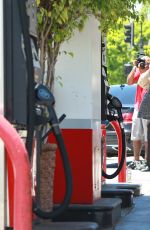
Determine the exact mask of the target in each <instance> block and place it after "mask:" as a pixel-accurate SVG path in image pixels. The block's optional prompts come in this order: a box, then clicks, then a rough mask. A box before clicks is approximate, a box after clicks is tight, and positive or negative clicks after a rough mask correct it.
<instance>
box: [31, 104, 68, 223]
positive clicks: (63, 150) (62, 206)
mask: <svg viewBox="0 0 150 230" xmlns="http://www.w3.org/2000/svg"><path fill="white" fill-rule="evenodd" d="M51 113H52V114H53V115H52V120H51V122H50V123H51V126H52V131H53V133H54V135H55V138H56V141H57V144H58V147H59V150H60V153H61V159H62V163H63V167H64V173H65V178H66V194H65V197H64V200H63V202H62V203H61V204H60V206H59V207H57V208H56V209H54V210H53V211H51V212H45V211H42V210H41V209H40V206H39V205H38V201H37V202H34V203H33V211H34V213H35V214H36V215H37V216H39V217H41V218H43V219H52V218H55V217H57V216H59V215H61V214H62V213H63V212H64V211H65V210H66V208H67V207H68V205H69V203H70V199H71V195H72V173H71V168H70V163H69V158H68V154H67V151H66V147H65V144H64V140H63V138H62V134H61V130H60V128H59V121H58V120H57V117H56V114H55V111H54V109H53V108H52V109H51Z"/></svg>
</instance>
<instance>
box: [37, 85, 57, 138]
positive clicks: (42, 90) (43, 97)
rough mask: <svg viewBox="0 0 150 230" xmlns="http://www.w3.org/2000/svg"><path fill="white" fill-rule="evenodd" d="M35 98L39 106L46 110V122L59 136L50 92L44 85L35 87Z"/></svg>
mask: <svg viewBox="0 0 150 230" xmlns="http://www.w3.org/2000/svg"><path fill="white" fill-rule="evenodd" d="M35 97H36V99H37V102H38V103H39V105H44V106H46V107H47V110H48V113H49V114H48V122H49V124H50V125H51V128H52V130H53V131H54V133H55V134H56V135H58V134H60V128H59V120H58V118H57V115H56V112H55V110H54V104H55V99H54V96H53V94H52V93H51V92H50V90H49V89H48V88H47V87H46V86H44V85H41V84H39V85H37V86H36V87H35Z"/></svg>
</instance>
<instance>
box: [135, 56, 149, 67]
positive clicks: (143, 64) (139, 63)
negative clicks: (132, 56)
mask: <svg viewBox="0 0 150 230" xmlns="http://www.w3.org/2000/svg"><path fill="white" fill-rule="evenodd" d="M146 65H147V63H146V61H145V60H144V59H142V58H137V60H136V67H140V68H141V69H145V67H146Z"/></svg>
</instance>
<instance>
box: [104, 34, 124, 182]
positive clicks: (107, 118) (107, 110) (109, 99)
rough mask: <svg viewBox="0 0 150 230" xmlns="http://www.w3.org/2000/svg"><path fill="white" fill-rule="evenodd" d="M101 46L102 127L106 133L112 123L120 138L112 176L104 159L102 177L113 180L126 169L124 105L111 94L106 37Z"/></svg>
mask: <svg viewBox="0 0 150 230" xmlns="http://www.w3.org/2000/svg"><path fill="white" fill-rule="evenodd" d="M101 46H102V54H101V62H102V71H101V76H102V78H101V85H102V91H101V100H102V102H101V104H102V108H101V117H102V127H103V129H102V130H103V132H104V129H106V123H107V122H111V125H112V126H113V128H114V130H115V131H116V133H117V137H118V158H119V164H118V168H117V170H116V171H115V172H114V173H113V174H112V175H108V174H107V173H106V159H105V158H104V159H103V160H104V162H103V164H104V167H103V168H102V176H103V178H107V179H113V178H114V177H116V176H118V174H119V173H120V172H121V170H122V168H123V167H124V161H125V156H126V144H125V133H124V128H123V124H122V122H123V118H122V113H121V109H122V104H121V102H120V101H119V99H118V98H116V97H113V96H112V95H110V94H109V84H108V79H107V66H106V37H105V36H104V37H102V43H101ZM116 114H117V115H116ZM105 133H106V132H105ZM105 151H106V148H105ZM103 155H104V156H106V155H107V153H106V152H105V153H103ZM102 180H104V179H102Z"/></svg>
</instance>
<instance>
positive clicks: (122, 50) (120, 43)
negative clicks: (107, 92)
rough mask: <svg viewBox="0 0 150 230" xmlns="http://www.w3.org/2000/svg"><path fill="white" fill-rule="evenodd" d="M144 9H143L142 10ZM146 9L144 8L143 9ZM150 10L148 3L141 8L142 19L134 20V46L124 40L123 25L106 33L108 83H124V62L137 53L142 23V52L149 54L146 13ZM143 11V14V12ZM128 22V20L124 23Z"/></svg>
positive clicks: (149, 21) (148, 23) (148, 22)
mask: <svg viewBox="0 0 150 230" xmlns="http://www.w3.org/2000/svg"><path fill="white" fill-rule="evenodd" d="M143 9H144V10H143ZM145 9H146V10H145ZM148 10H150V7H149V5H146V8H145V6H144V7H143V8H142V11H141V12H142V15H143V16H142V18H143V21H141V20H139V21H138V22H134V34H135V36H134V42H135V46H134V48H132V49H131V48H130V45H129V44H127V43H125V42H124V38H125V36H124V27H123V25H122V27H121V28H119V27H118V29H116V30H113V31H112V30H109V32H108V33H107V66H108V81H109V84H124V83H126V77H127V76H126V75H125V72H124V64H125V63H128V62H130V63H131V64H132V61H133V60H134V59H135V58H136V56H137V54H138V53H139V43H140V36H141V24H142V37H143V48H144V53H145V54H146V55H148V56H150V44H149V42H150V41H149V38H150V20H148V19H147V13H146V12H148ZM143 12H144V13H145V14H143ZM128 23H130V22H129V21H126V22H124V24H128Z"/></svg>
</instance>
